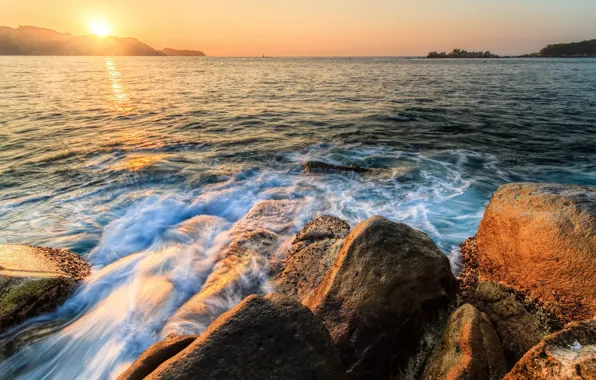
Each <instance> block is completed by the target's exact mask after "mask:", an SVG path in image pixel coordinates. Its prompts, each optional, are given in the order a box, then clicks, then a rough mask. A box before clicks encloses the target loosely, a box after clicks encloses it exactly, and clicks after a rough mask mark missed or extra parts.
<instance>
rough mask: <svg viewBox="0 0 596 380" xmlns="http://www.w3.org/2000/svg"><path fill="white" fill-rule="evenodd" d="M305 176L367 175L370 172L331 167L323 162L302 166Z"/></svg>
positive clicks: (362, 169)
mask: <svg viewBox="0 0 596 380" xmlns="http://www.w3.org/2000/svg"><path fill="white" fill-rule="evenodd" d="M302 167H303V168H304V172H305V173H307V174H328V173H342V172H343V173H369V172H370V171H371V170H370V169H367V168H362V167H359V166H342V165H333V164H329V163H327V162H323V161H307V162H305V163H304V164H302Z"/></svg>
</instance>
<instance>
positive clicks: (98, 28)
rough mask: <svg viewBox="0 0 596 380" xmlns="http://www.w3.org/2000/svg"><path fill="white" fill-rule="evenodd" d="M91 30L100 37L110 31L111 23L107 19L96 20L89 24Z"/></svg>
mask: <svg viewBox="0 0 596 380" xmlns="http://www.w3.org/2000/svg"><path fill="white" fill-rule="evenodd" d="M89 30H91V33H93V34H95V35H96V36H98V37H104V36H107V35H108V34H109V33H110V24H108V23H107V22H106V21H105V20H94V21H92V22H91V23H90V24H89Z"/></svg>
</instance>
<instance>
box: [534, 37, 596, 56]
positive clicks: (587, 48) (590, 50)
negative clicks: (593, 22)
mask: <svg viewBox="0 0 596 380" xmlns="http://www.w3.org/2000/svg"><path fill="white" fill-rule="evenodd" d="M538 56H540V57H596V39H595V40H588V41H582V42H572V43H568V44H554V45H548V46H547V47H545V48H544V49H542V50H540V53H538Z"/></svg>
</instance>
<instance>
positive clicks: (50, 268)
mask: <svg viewBox="0 0 596 380" xmlns="http://www.w3.org/2000/svg"><path fill="white" fill-rule="evenodd" d="M90 270H91V268H90V267H89V264H87V262H86V261H85V260H83V259H82V258H81V257H80V256H78V255H76V254H74V253H72V252H70V251H69V250H67V249H53V248H43V247H33V246H26V245H0V333H1V332H2V331H4V330H5V329H7V328H8V327H11V326H14V325H17V324H19V323H21V322H23V321H24V320H25V319H27V318H30V317H33V316H35V315H38V314H41V313H44V312H47V311H51V310H52V309H54V308H56V307H57V306H58V305H60V304H61V303H63V302H64V301H65V300H66V298H67V297H68V296H69V295H70V294H71V293H72V291H73V290H74V289H75V287H76V286H77V284H78V283H79V281H80V280H81V279H82V278H83V277H85V276H87V275H89V273H90Z"/></svg>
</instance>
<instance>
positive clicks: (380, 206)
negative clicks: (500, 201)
mask: <svg viewBox="0 0 596 380" xmlns="http://www.w3.org/2000/svg"><path fill="white" fill-rule="evenodd" d="M595 89H596V60H594V59H501V60H489V61H484V60H423V59H404V58H279V59H276V58H273V59H249V58H244V59H242V58H238V59H232V58H228V59H223V58H123V57H97V58H86V57H0V243H14V244H32V245H42V246H50V247H59V248H69V249H71V250H73V251H74V252H76V253H78V254H80V255H81V256H83V257H85V258H86V259H87V260H88V261H89V262H90V264H91V265H92V267H93V272H92V275H91V276H90V277H89V278H87V279H86V280H85V281H84V282H83V283H82V285H81V286H80V287H79V288H78V290H77V291H76V292H75V293H74V294H73V295H72V296H71V297H70V298H69V299H68V300H67V301H66V303H65V304H64V305H63V306H61V307H59V308H58V310H56V311H55V312H52V313H48V314H44V315H42V316H39V317H36V318H33V319H31V320H29V321H26V322H25V323H23V324H22V325H20V326H17V327H15V328H13V329H11V330H10V331H8V332H6V333H5V334H4V335H3V336H1V337H0V346H3V347H4V348H6V347H12V346H14V345H15V344H17V343H15V342H18V344H19V345H20V346H22V345H23V342H25V343H27V344H26V345H24V346H23V348H21V350H20V351H19V352H18V353H17V354H16V355H14V356H12V357H11V358H10V359H8V360H7V361H5V362H3V363H0V373H1V374H3V375H2V377H3V378H15V377H16V378H21V379H109V378H114V377H116V376H117V375H118V374H119V373H121V372H122V371H123V370H125V369H126V368H127V366H128V365H129V364H130V363H131V362H132V361H134V360H135V358H137V357H138V356H139V355H140V354H141V353H142V352H143V350H144V349H146V348H147V347H149V346H150V345H151V344H152V343H154V342H156V341H159V340H161V339H163V337H164V336H165V335H167V334H169V333H200V332H201V331H202V330H204V328H206V325H207V324H206V323H197V322H196V321H183V322H186V323H177V324H174V325H172V324H168V319H169V318H170V317H171V316H172V315H173V314H174V313H175V312H176V310H177V309H178V308H179V307H180V306H181V305H183V304H184V303H185V302H186V301H187V300H189V299H190V298H191V297H192V296H193V295H195V294H196V293H198V292H200V290H201V288H202V286H203V284H204V283H205V281H206V279H207V278H208V276H209V275H210V274H211V273H212V272H213V270H214V267H215V266H216V265H217V261H218V259H219V256H218V252H220V251H221V250H222V249H223V248H225V247H226V245H227V244H229V243H230V241H231V239H232V236H231V235H232V232H231V231H233V230H234V226H235V224H236V223H237V222H238V221H240V220H243V218H245V217H246V215H247V213H249V212H250V210H251V209H252V208H253V207H254V206H255V205H257V204H258V203H259V202H261V201H267V200H288V201H292V202H294V204H295V205H296V206H295V207H291V208H289V209H288V210H286V211H284V215H283V217H282V219H284V221H283V223H284V226H283V228H281V227H280V226H279V224H281V223H282V221H279V222H276V221H273V220H271V219H265V220H260V221H259V220H257V221H256V222H255V223H260V225H259V227H262V228H267V229H270V230H272V231H274V232H278V233H279V234H280V236H281V240H280V244H279V245H280V248H279V251H280V252H281V253H282V254H283V248H284V244H287V241H289V239H291V237H292V235H293V234H295V233H296V232H297V231H299V230H300V228H301V227H302V226H304V225H305V224H306V223H307V222H308V221H309V220H310V219H311V218H312V217H315V216H317V215H335V216H338V217H340V218H343V219H345V220H346V221H348V222H349V223H350V225H352V226H354V225H355V224H356V223H358V222H360V221H362V220H364V219H366V218H369V217H371V216H373V215H383V216H385V217H387V218H389V219H391V220H393V221H397V222H404V223H407V224H409V225H411V226H412V227H415V228H418V229H420V230H422V231H424V232H426V233H427V234H428V235H429V236H430V237H431V238H432V239H433V240H434V241H435V242H436V244H437V245H438V246H439V247H440V249H441V250H442V251H443V252H444V253H445V254H446V255H447V256H448V257H449V258H450V260H451V263H452V267H453V270H454V271H457V270H458V268H459V250H458V245H459V244H460V243H461V242H462V241H464V240H465V239H466V238H468V237H470V236H472V235H474V234H475V231H476V229H477V227H478V223H479V221H480V219H481V218H482V214H483V211H484V208H485V207H486V205H487V203H488V200H489V199H490V196H491V194H492V193H493V192H494V191H495V190H496V189H497V188H498V187H499V186H500V185H502V184H504V183H507V182H512V181H533V182H559V183H575V184H583V185H596V91H595ZM308 160H319V161H325V162H328V163H331V164H339V165H357V166H361V167H365V168H370V169H372V171H371V173H370V174H361V175H359V174H354V173H329V174H314V175H313V174H310V175H309V174H305V173H304V172H303V170H302V166H301V165H302V164H303V163H304V162H305V161H308ZM253 221H254V220H253ZM284 239H286V240H285V242H284ZM267 274H268V268H267V266H266V265H263V264H262V262H261V261H258V260H256V261H255V264H254V265H252V266H251V267H250V268H244V269H243V272H242V278H243V280H244V281H245V282H246V283H247V284H252V285H254V286H255V289H258V292H260V293H267V292H272V291H275V288H274V286H272V285H271V284H270V283H268V281H267ZM243 296H244V294H240V293H238V292H235V291H232V290H230V291H227V292H224V293H221V294H218V295H217V296H216V297H213V299H210V300H209V305H210V309H209V310H211V313H212V314H213V315H210V316H209V317H210V318H215V317H217V315H219V314H220V313H221V312H222V311H224V310H227V309H229V308H231V307H233V306H234V305H235V304H237V303H238V302H240V301H241V299H242V297H243Z"/></svg>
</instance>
